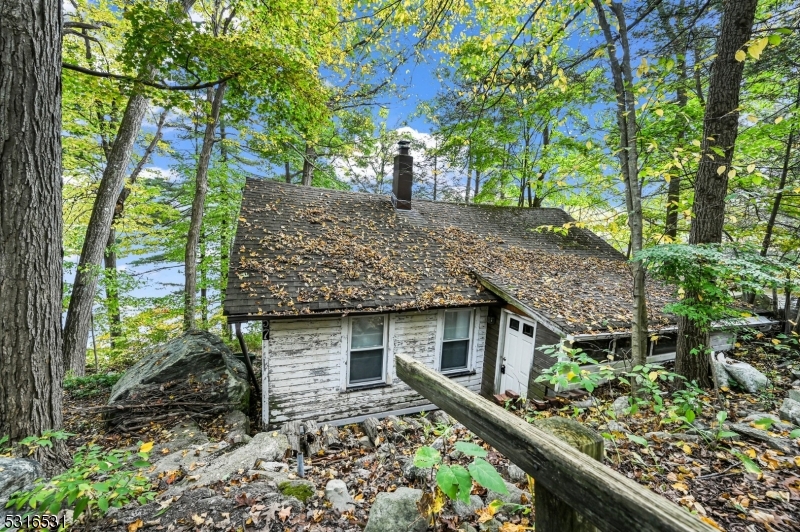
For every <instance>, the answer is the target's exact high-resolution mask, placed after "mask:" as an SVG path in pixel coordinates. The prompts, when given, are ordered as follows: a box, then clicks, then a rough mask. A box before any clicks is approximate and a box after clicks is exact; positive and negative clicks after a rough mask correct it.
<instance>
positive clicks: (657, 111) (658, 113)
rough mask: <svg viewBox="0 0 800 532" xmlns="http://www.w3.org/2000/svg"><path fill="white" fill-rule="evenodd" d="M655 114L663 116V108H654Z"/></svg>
mask: <svg viewBox="0 0 800 532" xmlns="http://www.w3.org/2000/svg"><path fill="white" fill-rule="evenodd" d="M656 114H657V115H658V116H664V110H663V109H656Z"/></svg>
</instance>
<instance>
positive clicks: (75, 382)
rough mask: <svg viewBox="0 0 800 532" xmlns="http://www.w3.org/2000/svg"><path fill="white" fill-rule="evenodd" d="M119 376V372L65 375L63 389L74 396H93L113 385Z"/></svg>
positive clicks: (120, 375)
mask: <svg viewBox="0 0 800 532" xmlns="http://www.w3.org/2000/svg"><path fill="white" fill-rule="evenodd" d="M121 377H122V374H121V373H100V374H97V375H87V376H86V377H67V378H65V379H64V389H65V390H69V391H70V393H72V395H73V396H75V397H94V396H96V395H99V394H101V393H103V392H105V391H107V390H108V389H110V388H111V387H113V386H114V385H115V384H116V383H117V381H119V379H120V378H121Z"/></svg>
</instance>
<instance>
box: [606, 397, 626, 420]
mask: <svg viewBox="0 0 800 532" xmlns="http://www.w3.org/2000/svg"><path fill="white" fill-rule="evenodd" d="M629 402H630V398H629V397H628V396H627V395H620V396H619V397H617V398H616V399H614V404H613V405H611V408H613V409H614V414H615V415H616V416H617V417H622V416H624V415H626V414H627V412H628V409H629V408H630V403H629Z"/></svg>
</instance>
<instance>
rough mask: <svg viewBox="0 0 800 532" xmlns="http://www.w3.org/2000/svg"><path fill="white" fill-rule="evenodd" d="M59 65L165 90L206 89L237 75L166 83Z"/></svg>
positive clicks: (63, 66)
mask: <svg viewBox="0 0 800 532" xmlns="http://www.w3.org/2000/svg"><path fill="white" fill-rule="evenodd" d="M61 66H62V68H66V69H67V70H74V71H75V72H80V73H81V74H87V75H89V76H95V77H98V78H108V79H118V80H120V81H130V82H133V83H141V84H142V85H145V86H147V87H153V88H155V89H161V90H165V91H195V90H200V89H207V88H209V87H213V86H215V85H218V84H220V83H225V82H226V81H229V80H231V79H233V78H235V77H236V76H237V75H238V74H237V73H233V74H230V75H228V76H225V77H223V78H220V79H218V80H215V81H208V82H206V83H193V84H191V85H167V84H166V83H159V82H157V81H147V80H144V79H138V78H134V77H131V76H124V75H121V74H112V73H111V72H99V71H97V70H91V69H88V68H84V67H82V66H78V65H73V64H70V63H61Z"/></svg>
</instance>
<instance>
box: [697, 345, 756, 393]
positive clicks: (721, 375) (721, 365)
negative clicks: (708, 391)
mask: <svg viewBox="0 0 800 532" xmlns="http://www.w3.org/2000/svg"><path fill="white" fill-rule="evenodd" d="M711 360H712V364H714V373H715V374H716V377H717V382H716V384H717V386H727V385H728V383H729V381H734V382H736V383H737V384H738V385H739V386H741V387H742V388H744V389H745V391H747V392H749V393H757V392H759V391H761V390H763V389H764V388H766V387H767V385H769V379H768V378H767V376H766V375H764V374H763V373H761V372H760V371H758V370H757V369H756V368H754V367H753V366H751V365H750V364H748V363H747V362H737V361H735V360H732V359H729V358H725V355H723V354H722V353H717V354H715V355H714V356H712V357H711Z"/></svg>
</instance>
